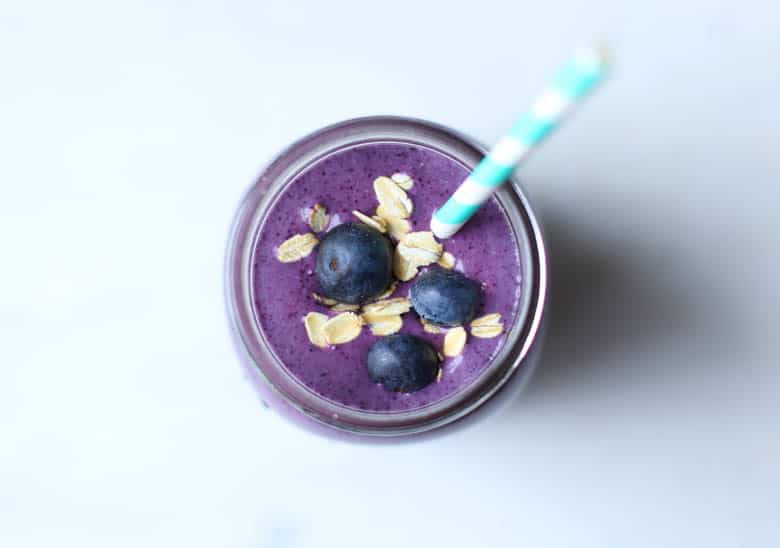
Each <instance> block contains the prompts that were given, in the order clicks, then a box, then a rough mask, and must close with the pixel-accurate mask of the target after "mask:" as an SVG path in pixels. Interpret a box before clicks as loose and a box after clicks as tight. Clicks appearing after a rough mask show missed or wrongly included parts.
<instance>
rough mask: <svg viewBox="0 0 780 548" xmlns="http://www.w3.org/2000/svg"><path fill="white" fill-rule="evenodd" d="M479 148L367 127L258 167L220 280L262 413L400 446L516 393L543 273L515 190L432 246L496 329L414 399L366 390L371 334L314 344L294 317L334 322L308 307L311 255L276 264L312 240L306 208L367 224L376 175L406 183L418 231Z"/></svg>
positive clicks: (399, 292)
mask: <svg viewBox="0 0 780 548" xmlns="http://www.w3.org/2000/svg"><path fill="white" fill-rule="evenodd" d="M484 152H485V151H484V149H483V148H482V147H480V146H479V145H477V144H476V143H475V142H474V141H472V140H471V139H469V138H467V137H465V136H463V135H461V134H459V133H457V132H454V131H452V130H450V129H448V128H446V127H443V126H440V125H436V124H432V123H430V122H426V121H422V120H416V119H409V118H399V117H369V118H360V119H354V120H348V121H345V122H342V123H338V124H335V125H332V126H329V127H326V128H323V129H321V130H318V131H316V132H314V133H312V134H310V135H308V136H306V137H304V138H303V139H301V140H299V141H297V142H295V143H293V144H292V145H291V146H290V147H288V148H287V149H285V150H283V151H282V152H281V153H280V154H279V155H278V156H277V157H276V158H275V159H274V160H273V161H272V162H271V163H270V164H269V165H268V166H267V167H266V168H265V169H264V170H263V172H262V173H261V175H260V177H259V178H258V180H257V181H256V182H255V184H254V185H252V187H251V188H250V189H249V191H248V192H247V193H246V195H245V196H244V198H243V199H242V201H241V204H240V206H239V209H238V212H237V213H236V216H235V219H234V222H233V227H232V230H231V232H230V237H229V241H228V248H227V258H226V272H225V282H226V299H227V310H228V316H229V320H230V325H231V328H232V329H231V330H232V333H233V335H234V340H235V343H236V347H237V349H238V352H239V354H240V356H241V359H242V361H243V364H244V366H245V370H246V372H247V374H248V376H249V378H250V380H251V382H252V383H253V385H254V386H255V388H256V390H257V391H258V393H259V395H260V396H261V398H262V400H263V402H264V403H266V404H267V405H268V406H269V407H271V408H273V409H275V410H276V411H277V412H279V413H280V414H281V415H283V416H285V417H287V418H288V419H291V420H292V421H293V422H295V423H297V424H298V425H301V426H303V427H305V428H308V429H309V430H312V431H314V432H317V433H320V434H324V435H329V436H335V437H338V438H347V439H353V440H374V441H382V440H384V441H401V440H405V439H416V438H419V437H421V436H422V435H426V434H432V433H434V432H435V433H439V432H444V431H450V430H452V428H453V427H454V426H456V425H457V426H461V425H464V424H467V423H471V422H474V421H475V419H482V418H484V417H485V416H487V415H488V414H489V413H488V410H491V409H492V410H495V409H496V408H498V407H500V404H501V403H504V402H506V401H507V400H509V399H511V398H512V397H513V396H515V395H516V394H518V393H519V392H520V389H521V388H522V387H523V386H524V385H525V383H526V382H527V380H528V378H529V377H530V374H531V373H532V371H533V368H534V365H535V363H536V361H537V359H536V358H537V357H538V353H539V347H540V343H541V331H542V324H543V318H544V306H545V301H546V293H547V263H546V253H545V248H544V243H543V240H542V234H541V230H540V227H539V225H538V222H537V221H536V218H535V216H534V214H533V212H532V211H531V209H530V207H529V205H528V202H527V200H526V198H525V197H524V195H523V193H522V192H521V190H520V187H519V185H518V184H517V181H516V180H514V179H513V180H511V181H510V183H509V184H506V185H504V186H503V187H502V188H501V189H499V190H498V191H497V192H496V193H495V195H494V197H493V198H491V199H490V200H489V201H488V202H487V203H486V204H485V206H483V207H482V208H481V209H480V211H479V212H478V213H477V214H476V215H475V216H474V217H473V218H472V220H471V221H470V222H469V223H467V225H466V226H465V227H464V228H463V229H462V230H461V231H460V232H459V233H458V234H456V235H455V236H453V237H452V238H450V239H448V240H446V241H444V242H442V243H443V244H444V247H445V250H446V251H448V252H450V253H451V254H452V255H453V256H454V257H455V259H456V266H455V268H456V269H457V270H460V271H462V272H463V273H464V274H466V275H467V276H469V277H470V278H472V279H474V280H476V281H478V282H480V283H481V284H482V291H483V298H482V304H481V309H480V312H479V314H478V315H479V316H481V315H484V314H489V313H494V312H498V313H500V314H501V317H502V321H503V324H504V330H503V333H501V334H500V335H499V336H497V337H493V338H478V337H474V336H471V335H469V337H468V340H467V343H466V345H465V347H464V349H463V351H462V352H461V353H460V355H458V356H455V357H447V358H445V359H444V361H443V362H442V364H441V369H442V371H441V376H440V379H439V380H438V381H437V382H434V383H432V384H430V385H428V386H426V387H425V388H423V389H421V390H419V391H416V392H412V393H399V392H392V391H388V390H386V389H384V388H383V387H382V386H381V385H379V384H376V383H373V382H372V381H371V379H370V378H369V376H368V372H367V368H366V356H367V353H368V350H369V348H370V347H371V345H372V344H373V342H375V341H376V340H377V337H376V336H374V335H373V334H372V333H371V331H370V330H369V329H368V328H367V327H366V328H364V329H363V331H362V332H361V334H360V336H358V337H357V338H356V339H355V340H353V341H351V342H349V343H346V344H342V345H337V346H332V347H329V348H319V347H316V346H314V345H312V344H311V343H310V342H309V340H308V337H307V334H306V330H305V328H304V324H303V317H304V316H305V315H306V314H307V313H308V312H312V311H315V312H321V313H326V314H329V315H331V316H332V315H335V312H331V311H329V310H328V309H327V308H326V307H324V306H323V305H322V304H321V303H318V302H317V301H316V300H315V299H314V298H313V297H312V293H314V292H317V291H318V289H319V287H318V281H317V277H316V275H315V274H314V270H315V266H314V265H315V261H316V253H317V250H316V248H315V249H314V251H313V252H312V253H311V254H310V255H309V256H308V257H305V258H304V259H302V260H300V261H296V262H292V263H282V262H280V261H279V260H278V259H277V256H276V251H277V249H278V246H279V245H280V244H281V243H282V242H284V241H285V240H286V239H288V238H289V237H291V236H293V235H294V234H299V233H306V232H309V231H310V228H309V225H308V215H309V212H310V211H311V208H312V207H313V206H314V205H315V204H322V205H323V206H324V207H325V208H326V210H327V212H328V214H329V215H330V226H329V227H330V228H333V227H334V226H336V225H338V224H340V223H343V222H347V221H356V220H357V219H355V218H354V217H353V214H352V211H353V210H359V211H361V212H363V213H365V214H366V215H368V216H371V215H373V214H374V212H375V209H376V206H377V198H376V196H375V193H374V188H373V181H374V179H376V177H378V176H382V175H385V176H391V175H393V174H395V173H403V174H407V175H409V176H410V177H411V179H412V181H413V187H412V188H411V189H409V190H408V194H409V197H410V199H411V200H412V202H413V205H414V210H413V213H412V215H411V217H410V219H409V221H410V223H411V230H412V231H427V230H429V228H428V223H429V221H430V218H431V214H432V213H433V211H434V210H435V208H437V207H439V206H441V205H442V204H443V203H444V201H445V200H446V199H447V197H448V196H449V195H451V193H452V192H453V191H454V190H455V189H456V188H457V186H458V185H459V184H460V183H461V182H462V181H463V179H464V178H465V177H466V176H467V175H468V173H469V172H470V171H471V170H472V169H473V168H474V166H476V164H477V163H478V162H479V161H480V160H481V158H482V157H483V156H484ZM323 235H324V234H319V235H318V237H320V238H321V237H322V236H323ZM434 267H436V266H434ZM436 268H438V267H436ZM422 270H424V269H421V271H422ZM413 281H414V280H412V281H411V282H407V283H401V284H399V286H398V288H397V289H396V290H395V292H394V294H393V297H398V296H406V295H407V294H408V292H409V285H410V284H411V283H413ZM402 317H403V327H402V329H401V332H403V333H411V334H414V335H417V336H419V337H421V338H424V339H426V340H427V341H428V342H429V343H430V344H431V345H432V346H434V348H436V349H437V350H439V351H441V348H442V344H443V340H444V336H445V335H444V330H443V331H442V333H440V334H434V333H430V332H428V331H425V330H424V329H423V325H422V324H421V322H420V319H419V318H418V317H417V316H416V314H415V313H414V310H412V311H410V312H408V313H406V314H404V315H403V316H402ZM464 327H466V329H467V331H468V330H469V327H468V325H466V326H464Z"/></svg>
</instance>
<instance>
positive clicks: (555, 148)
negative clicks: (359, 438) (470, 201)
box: [0, 0, 780, 548]
mask: <svg viewBox="0 0 780 548" xmlns="http://www.w3.org/2000/svg"><path fill="white" fill-rule="evenodd" d="M771 5H772V4H771V3H770V2H769V1H768V0H767V1H766V2H757V1H750V0H748V1H741V2H731V1H729V2H725V1H724V2H719V1H713V0H707V1H704V0H702V1H690V2H681V1H679V0H677V1H666V0H659V1H653V2H650V1H646V2H626V1H618V0H613V1H597V0H582V1H572V2H564V1H560V0H547V1H544V2H517V1H514V2H508V1H507V2H504V3H501V2H496V1H491V0H483V1H480V2H465V1H454V0H453V1H449V2H437V3H426V2H423V1H421V0H415V1H407V0H393V1H389V2H382V3H379V2H375V3H370V2H359V1H353V2H338V1H328V2H325V1H320V2H316V1H311V2H306V3H303V2H293V1H284V0H273V1H268V0H263V1H259V2H249V1H247V2H213V3H194V2H174V1H165V2H162V1H155V2H127V3H125V4H124V5H123V4H121V3H115V2H113V3H112V2H92V3H85V2H80V1H68V2H28V1H25V2H21V1H20V2H4V3H3V5H2V8H0V82H1V83H0V185H2V186H1V187H0V188H2V197H1V198H0V252H1V253H2V255H1V256H2V262H1V263H0V281H1V282H2V283H1V284H0V287H1V288H0V337H1V340H0V362H1V363H0V545H2V546H8V547H14V548H24V547H39V546H40V547H43V546H80V547H92V546H96V547H98V546H99V547H105V546H111V547H112V548H114V547H125V546H127V547H137V546H149V547H158V546H159V547H169V546H191V547H195V546H198V547H200V546H203V547H214V546H224V547H229V548H232V547H273V548H288V547H301V546H317V547H331V546H333V547H361V548H362V547H366V546H370V547H371V548H385V547H396V546H415V545H418V546H424V545H428V546H448V547H449V546H451V547H460V546H464V547H467V546H468V547H471V546H523V547H526V546H527V547H561V548H563V547H566V548H572V547H604V546H620V547H632V548H633V547H637V548H640V547H641V548H644V547H648V548H649V547H653V548H655V547H658V546H664V547H690V546H707V547H712V548H715V547H724V548H725V547H734V546H776V545H778V543H780V519H778V513H779V512H780V510H779V509H780V427H779V426H778V425H779V424H780V412H779V411H778V398H780V373H778V361H780V360H779V357H780V343H779V342H778V332H777V322H778V312H777V310H778V308H779V307H780V299H779V298H778V293H779V292H778V277H779V276H780V256H779V254H778V244H779V243H780V241H779V238H778V236H779V235H780V226H779V224H780V223H778V217H777V215H778V204H777V202H778V199H780V192H779V191H778V183H780V160H778V158H780V156H779V155H778V151H777V147H778V139H780V110H779V109H778V107H777V101H778V97H780V71H779V70H778V69H777V66H778V65H777V60H778V58H779V57H780V29H779V24H778V18H779V17H780V12H778V11H777V9H776V8H771ZM594 36H595V37H606V38H608V39H609V41H610V42H611V44H612V45H613V48H614V50H615V52H616V57H617V69H616V72H615V75H614V78H613V79H612V80H611V81H610V82H609V83H608V84H607V85H606V86H605V87H604V89H603V90H602V91H601V92H600V93H599V94H598V96H597V97H594V98H593V100H592V101H590V102H589V104H588V105H586V107H585V108H584V109H583V110H582V111H581V112H580V113H578V115H577V116H576V117H575V118H574V119H572V120H571V121H570V123H569V124H567V126H566V127H565V128H564V129H563V130H561V131H560V132H559V133H558V134H557V135H555V137H554V138H553V139H551V141H550V142H549V143H547V145H546V146H545V147H544V148H543V149H542V150H540V151H539V152H538V154H536V155H535V156H534V157H533V158H532V160H531V161H530V162H529V163H528V165H527V166H526V167H525V168H524V169H523V174H524V181H525V186H526V187H527V190H528V193H529V195H530V196H531V198H532V200H533V201H534V204H535V206H536V207H537V208H538V209H539V211H540V213H542V214H543V216H544V219H545V221H546V228H547V229H548V231H549V237H550V247H551V252H552V253H553V262H552V267H553V269H554V274H553V291H554V298H553V302H552V303H551V312H552V317H551V320H552V324H551V330H550V336H549V338H548V348H547V353H546V355H545V357H544V360H543V362H542V364H541V367H540V369H539V371H538V375H537V376H536V377H535V379H534V381H533V383H532V385H531V387H530V389H529V391H528V392H527V393H526V397H525V398H524V399H523V400H522V401H520V402H518V403H517V404H516V405H515V406H514V407H513V408H512V409H511V410H510V412H508V413H507V414H506V415H504V416H502V417H499V418H497V419H496V420H493V421H490V422H488V423H483V424H480V425H479V426H478V427H477V428H475V429H472V430H468V431H465V432H462V433H457V434H455V435H452V436H450V437H446V438H443V439H440V440H435V441H432V442H428V443H423V444H418V445H406V446H401V447H379V448H376V447H366V446H352V445H345V444H340V443H335V442H332V441H326V440H322V439H318V438H315V437H313V436H312V435H310V434H308V433H305V432H301V431H298V430H297V429H296V428H294V427H292V426H290V425H288V424H286V423H284V422H283V421H281V420H280V419H278V418H277V417H276V416H275V415H274V414H272V413H271V412H267V411H263V410H262V408H261V406H260V404H259V403H258V401H257V400H256V397H255V395H254V393H253V392H252V391H251V389H250V388H249V386H248V385H246V384H245V382H244V381H243V379H242V376H241V373H240V369H239V367H238V363H237V361H236V359H235V357H234V353H233V349H232V348H231V346H230V343H229V339H228V334H227V328H226V322H225V318H224V312H223V305H222V295H221V288H222V285H221V268H222V256H223V244H224V240H225V237H226V232H227V229H228V225H229V221H230V218H231V215H232V212H233V208H234V207H235V205H236V203H237V201H238V199H239V197H240V195H241V193H242V191H243V190H244V189H245V188H246V186H247V185H248V184H249V183H250V182H251V181H252V180H253V178H254V176H255V175H256V174H257V173H258V171H259V169H260V168H261V166H262V165H263V163H264V162H265V161H266V160H267V159H268V158H269V157H270V156H272V155H273V154H274V153H275V152H277V151H278V150H279V149H280V148H281V147H282V146H284V145H286V144H287V143H289V142H291V141H292V140H293V139H295V138H297V137H300V136H301V135H303V134H305V133H307V132H309V131H311V130H313V129H315V128H317V127H319V126H321V125H324V124H326V123H331V122H335V121H339V120H342V119H345V118H349V117H353V116H358V115H368V114H380V113H386V114H401V115H411V116H420V117H424V118H428V119H432V120H435V121H438V122H442V123H445V124H448V125H451V126H453V127H456V128H458V129H460V130H463V131H466V132H468V133H470V134H472V135H474V136H476V137H477V138H479V139H481V140H483V141H485V142H490V141H493V140H494V139H496V138H497V137H498V136H499V135H500V134H501V133H502V131H504V130H505V129H506V128H507V127H508V126H509V125H510V124H511V122H512V121H513V119H514V118H515V117H516V116H517V115H518V114H519V113H520V112H521V111H522V110H523V109H524V108H525V107H526V106H527V105H528V104H529V102H530V101H531V99H532V98H533V96H534V94H535V92H536V91H537V90H539V88H540V87H541V86H542V85H543V84H544V83H545V82H546V81H547V80H548V78H549V76H550V74H551V73H552V72H553V71H554V70H555V68H556V67H557V66H559V65H560V64H561V63H562V62H563V61H564V60H565V59H566V58H567V56H568V54H569V52H570V50H571V49H572V48H573V47H574V46H576V45H579V44H580V43H583V42H587V41H588V40H590V39H591V38H592V37H594Z"/></svg>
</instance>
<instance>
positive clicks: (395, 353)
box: [367, 333, 439, 392]
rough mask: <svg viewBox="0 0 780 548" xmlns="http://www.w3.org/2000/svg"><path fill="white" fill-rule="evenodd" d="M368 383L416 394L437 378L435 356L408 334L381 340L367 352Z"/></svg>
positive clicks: (428, 346)
mask: <svg viewBox="0 0 780 548" xmlns="http://www.w3.org/2000/svg"><path fill="white" fill-rule="evenodd" d="M367 365H368V375H369V377H371V380H372V381H374V382H376V383H379V384H381V385H382V386H384V387H385V389H386V390H390V391H393V392H416V391H418V390H420V389H421V388H425V387H426V386H428V385H429V384H430V383H432V382H433V381H434V380H435V379H436V377H437V375H438V374H439V355H438V354H437V353H436V350H435V349H434V348H433V347H432V346H431V345H430V344H429V343H428V342H427V341H425V340H423V339H421V338H420V337H415V336H414V335H409V334H408V333H396V334H395V335H390V336H387V337H382V338H381V339H379V340H378V341H376V342H375V343H374V344H373V346H372V347H371V349H370V350H369V351H368V361H367Z"/></svg>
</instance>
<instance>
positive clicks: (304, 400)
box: [225, 116, 548, 437]
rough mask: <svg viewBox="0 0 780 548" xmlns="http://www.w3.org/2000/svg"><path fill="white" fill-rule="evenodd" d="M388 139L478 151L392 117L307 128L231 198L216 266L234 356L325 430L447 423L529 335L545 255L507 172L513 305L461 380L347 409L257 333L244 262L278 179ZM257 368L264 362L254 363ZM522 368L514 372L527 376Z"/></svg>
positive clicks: (475, 403)
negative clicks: (495, 342) (444, 389)
mask: <svg viewBox="0 0 780 548" xmlns="http://www.w3.org/2000/svg"><path fill="white" fill-rule="evenodd" d="M387 142H397V143H402V144H413V145H416V146H422V147H425V148H429V149H432V150H434V151H436V152H439V153H442V154H444V155H446V156H448V157H450V158H451V159H453V160H455V161H457V162H459V163H461V164H462V165H464V166H465V167H467V168H473V167H474V166H475V165H476V163H478V161H479V160H480V159H481V157H482V156H484V154H485V152H486V150H485V148H484V147H482V146H481V145H480V144H478V143H477V142H475V141H474V140H472V139H471V138H469V137H467V136H465V135H463V134H461V133H459V132H456V131H454V130H452V129H450V128H448V127H445V126H442V125H439V124H435V123H432V122H428V121H426V120H420V119H415V118H406V117H398V116H371V117H363V118H354V119H350V120H345V121H343V122H339V123H336V124H332V125H329V126H326V127H323V128H321V129H318V130H315V131H314V132H311V133H309V134H307V135H306V136H304V137H302V138H301V139H298V140H297V141H295V142H293V143H292V144H291V145H289V146H287V147H286V148H284V149H283V150H282V151H281V152H279V153H278V154H277V155H276V156H274V157H273V159H272V160H271V161H270V162H269V163H268V164H267V165H266V167H265V168H264V169H263V170H262V171H261V172H260V175H259V176H258V178H257V179H256V181H255V182H254V183H253V184H252V185H251V187H250V188H249V190H248V191H247V192H246V193H245V195H244V197H243V198H242V200H241V203H240V206H239V208H238V210H237V212H236V215H235V218H234V220H233V225H232V228H231V231H230V236H229V240H228V246H227V255H226V263H225V284H226V287H225V289H226V304H227V308H228V316H229V319H230V322H231V327H232V329H233V332H234V335H236V339H237V342H238V344H239V346H240V347H241V349H240V350H241V351H242V354H243V355H244V358H245V359H247V360H248V362H249V363H248V365H249V366H250V367H252V369H253V370H254V371H253V372H254V373H256V375H255V376H256V377H257V378H259V380H260V382H261V383H263V385H264V388H265V389H266V391H267V392H269V393H271V394H272V395H273V397H274V399H275V400H278V401H280V403H282V404H285V405H287V406H289V407H290V408H291V409H292V411H293V412H294V413H298V414H300V415H303V416H305V417H306V418H308V419H310V420H313V421H314V422H315V423H319V424H320V425H322V426H325V427H327V428H332V429H335V430H340V431H343V432H345V433H352V434H361V435H369V436H378V437H387V436H399V435H408V434H417V433H421V432H425V431H429V430H433V429H436V428H439V427H442V426H444V425H446V424H449V423H452V422H454V421H457V420H459V419H461V418H463V417H465V416H467V415H469V414H470V413H471V412H473V411H474V410H476V409H478V408H479V407H481V406H482V405H483V404H484V403H486V402H487V401H488V400H490V399H491V398H492V397H493V396H495V395H496V394H497V393H498V391H500V390H501V389H502V388H503V387H504V386H505V385H506V384H507V383H508V381H509V380H510V379H511V378H513V377H516V376H518V375H519V374H520V372H521V370H523V369H526V370H527V369H529V368H528V367H523V365H524V363H525V358H526V356H527V355H528V353H529V352H530V350H531V347H532V346H533V343H534V342H535V340H536V339H537V337H538V336H539V331H540V327H541V322H542V316H543V311H544V304H545V301H546V295H547V284H548V280H547V261H546V251H545V246H544V240H543V236H542V233H541V229H540V226H539V223H538V221H537V220H536V217H535V215H534V213H533V211H532V209H531V208H530V205H529V204H528V201H527V199H526V197H525V195H524V194H523V192H522V190H521V188H520V186H519V183H518V181H517V180H516V178H514V177H513V178H512V179H511V180H510V182H509V184H506V185H504V186H503V187H502V188H501V189H499V190H498V191H497V192H496V199H497V201H498V202H499V206H500V207H501V208H502V209H503V210H504V213H505V214H506V215H507V217H508V219H509V222H510V225H511V227H512V230H513V231H514V233H515V234H514V235H515V238H516V242H517V244H518V246H520V247H521V249H520V258H521V261H523V273H524V276H523V280H522V282H521V283H522V284H524V287H522V290H521V299H522V300H523V302H522V303H521V306H522V310H518V314H517V315H516V318H515V321H514V324H513V325H512V326H511V327H510V328H509V329H508V332H507V337H506V340H505V341H504V342H503V343H502V345H501V348H500V349H499V351H498V352H497V354H496V355H495V356H494V357H493V359H492V360H491V362H490V364H489V365H488V367H486V368H485V370H484V371H482V372H481V373H480V374H479V375H478V376H477V377H476V378H475V379H474V380H473V381H472V382H471V383H470V384H468V385H467V386H466V387H464V388H463V389H461V390H459V391H457V392H455V393H453V394H451V395H449V396H447V397H445V398H443V399H442V400H440V401H438V402H435V403H433V404H430V405H428V406H425V407H422V408H416V409H412V410H405V411H398V412H377V411H369V410H360V409H354V408H352V407H347V406H345V405H343V404H339V403H336V402H333V401H331V400H328V399H326V398H324V397H322V396H319V395H317V394H314V393H313V392H312V391H311V390H310V389H309V388H308V387H305V386H304V385H303V384H302V383H300V382H299V381H298V379H297V378H295V377H294V376H292V374H291V373H289V372H288V371H287V369H286V368H285V367H284V365H283V364H282V363H281V361H280V360H279V359H278V358H277V357H276V355H275V354H274V352H273V351H272V349H271V346H270V345H269V344H268V342H267V341H266V340H265V336H264V334H263V331H262V329H261V328H260V325H259V321H258V320H257V318H256V316H255V314H256V311H255V307H254V296H253V292H254V288H253V284H252V283H251V282H252V268H253V266H252V265H253V264H254V250H255V248H256V238H257V237H258V234H259V232H260V229H261V227H262V224H263V222H264V220H265V218H266V214H267V213H268V212H269V211H270V210H271V209H272V207H273V205H274V203H275V202H276V200H277V199H278V198H279V196H280V195H281V194H282V193H283V192H284V190H285V189H286V188H287V185H288V184H289V183H290V182H291V181H292V180H294V179H295V177H296V176H297V175H298V174H299V173H301V172H302V171H303V170H305V169H307V168H308V167H309V166H311V165H313V164H314V163H316V162H319V161H321V160H322V159H323V158H324V157H326V156H329V155H331V154H333V153H335V152H339V151H341V150H343V149H346V148H351V147H354V146H359V145H363V144H369V143H387ZM264 366H265V367H264ZM529 375H530V370H527V371H524V374H523V375H522V376H523V377H526V378H527V377H528V376H529Z"/></svg>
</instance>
